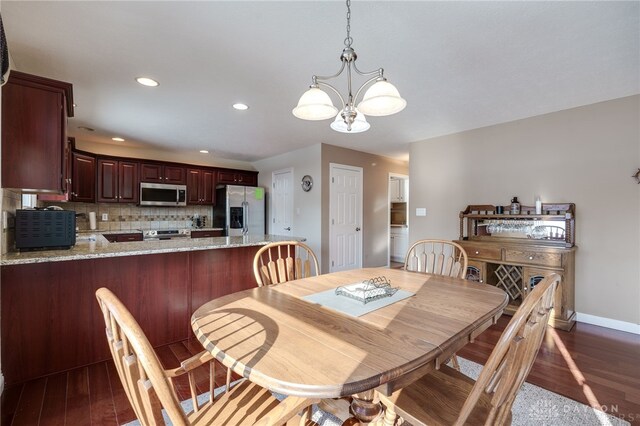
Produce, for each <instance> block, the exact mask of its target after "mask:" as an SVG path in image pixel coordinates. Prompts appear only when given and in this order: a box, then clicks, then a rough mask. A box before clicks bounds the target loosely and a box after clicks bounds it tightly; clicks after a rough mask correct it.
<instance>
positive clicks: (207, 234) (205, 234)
mask: <svg viewBox="0 0 640 426" xmlns="http://www.w3.org/2000/svg"><path fill="white" fill-rule="evenodd" d="M222 236H223V235H222V231H221V230H208V231H191V238H211V237H222Z"/></svg>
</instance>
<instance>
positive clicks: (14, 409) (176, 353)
mask: <svg viewBox="0 0 640 426" xmlns="http://www.w3.org/2000/svg"><path fill="white" fill-rule="evenodd" d="M509 318H510V317H502V318H501V319H500V320H499V321H498V323H497V324H496V325H495V326H493V327H491V328H489V329H488V330H487V331H485V332H484V333H483V334H482V335H481V336H480V337H479V338H478V339H477V340H476V341H475V342H474V343H472V344H470V345H468V346H466V347H465V348H464V349H463V350H461V351H460V352H458V354H459V355H460V356H462V357H465V358H467V359H470V360H472V361H476V362H479V363H484V362H485V361H486V359H487V357H488V356H489V353H490V352H491V350H492V349H493V346H494V345H495V343H496V341H497V340H498V338H499V337H500V334H501V333H502V331H503V330H504V328H505V326H506V324H507V322H508V321H509ZM200 350H201V348H200V346H199V343H198V342H197V341H196V340H195V339H193V340H189V341H184V342H180V343H174V344H171V345H167V346H162V347H160V348H158V349H157V353H158V357H159V358H160V360H161V362H162V363H163V364H164V366H165V368H169V367H175V366H177V365H178V364H179V362H180V361H181V360H184V359H186V358H188V357H189V356H190V355H192V354H195V353H197V352H199V351H200ZM216 371H217V373H216V376H217V377H216V384H217V385H218V386H220V385H222V384H223V383H224V374H225V370H224V368H222V367H221V366H220V367H219V368H217V369H216ZM218 374H219V376H218ZM197 377H198V388H199V390H200V391H205V390H206V389H207V386H208V371H207V370H206V369H205V368H202V370H201V371H199V372H198V375H197ZM527 381H528V382H530V383H533V384H535V385H538V386H541V387H543V388H545V389H549V390H551V391H553V392H557V393H559V394H562V395H564V396H567V397H569V398H571V399H574V400H576V401H580V402H582V403H584V404H587V405H591V406H595V407H598V408H600V409H602V410H603V411H607V412H609V413H611V414H613V415H616V416H618V417H621V418H625V419H626V420H628V421H630V422H631V423H632V424H633V423H637V424H640V336H637V335H633V334H630V333H623V332H618V331H614V330H610V329H606V328H602V327H596V326H591V325H588V324H581V323H578V324H576V327H574V329H573V330H572V331H571V332H564V331H560V330H555V329H552V328H549V329H548V330H547V334H546V337H545V340H544V342H543V344H542V347H541V349H540V352H539V354H538V357H537V359H536V363H535V365H534V367H533V369H532V370H531V373H530V375H529V377H528V379H527ZM176 390H177V392H178V396H179V398H180V399H187V398H188V397H189V391H188V384H187V382H186V378H185V380H182V381H179V382H177V383H176ZM1 417H2V423H1V424H2V425H3V426H4V425H15V426H18V425H73V426H76V425H113V424H122V423H126V422H129V421H131V420H133V419H134V418H135V416H134V414H133V411H132V409H131V407H130V405H129V402H128V401H127V398H126V395H125V394H124V390H123V388H122V385H121V383H120V380H119V379H118V375H117V373H116V371H115V367H114V366H113V363H112V362H110V361H109V362H101V363H98V364H93V365H90V366H88V367H84V368H79V369H76V370H71V371H69V372H66V373H61V374H56V375H52V376H48V377H44V378H41V379H37V380H32V381H29V382H26V383H23V384H20V385H15V386H11V387H9V388H7V389H5V391H4V393H3V395H2V406H1Z"/></svg>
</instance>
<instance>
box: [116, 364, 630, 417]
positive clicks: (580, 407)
mask: <svg viewBox="0 0 640 426" xmlns="http://www.w3.org/2000/svg"><path fill="white" fill-rule="evenodd" d="M458 360H459V361H460V370H461V371H462V373H464V374H465V375H467V376H469V377H471V378H472V379H476V378H477V377H478V375H479V374H480V370H481V369H482V365H480V364H477V363H475V362H473V361H469V360H467V359H464V358H461V357H458ZM223 390H224V387H221V388H218V389H216V390H215V393H214V394H215V395H218V394H219V393H221V392H222V391H223ZM208 397H209V393H208V392H207V393H205V394H202V395H200V396H198V401H199V402H201V403H202V402H204V401H206V399H207V398H208ZM276 397H277V398H278V399H281V398H283V396H282V395H277V394H276ZM192 407H193V405H192V403H191V399H189V400H187V401H183V402H182V408H183V409H184V410H185V412H189V411H191V409H192ZM512 413H513V420H512V425H513V426H560V425H562V426H623V425H629V423H628V422H626V421H624V420H622V419H619V418H617V417H614V416H611V415H609V414H606V413H603V412H602V411H600V410H596V409H594V408H591V407H589V406H587V405H584V404H581V403H579V402H577V401H574V400H572V399H569V398H566V397H564V396H562V395H559V394H557V393H554V392H551V391H548V390H546V389H543V388H541V387H538V386H536V385H532V384H531V383H525V384H524V385H523V386H522V389H520V392H518V395H517V397H516V400H515V402H514V404H513V409H512ZM312 418H313V420H314V421H315V422H316V423H318V425H320V426H340V425H341V424H342V421H341V420H340V419H338V418H337V417H335V416H333V415H331V414H329V413H326V412H324V411H322V410H319V409H318V408H317V407H314V409H313V417H312ZM165 422H166V423H167V424H168V425H170V424H171V422H170V421H169V419H168V418H167V417H166V416H165ZM404 424H405V425H409V424H408V423H404ZM139 425H140V423H139V422H138V421H137V420H135V421H133V422H130V423H127V424H126V425H125V426H139Z"/></svg>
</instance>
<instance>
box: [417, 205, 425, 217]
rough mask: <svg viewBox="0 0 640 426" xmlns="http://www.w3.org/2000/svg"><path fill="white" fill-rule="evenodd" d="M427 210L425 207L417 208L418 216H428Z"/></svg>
mask: <svg viewBox="0 0 640 426" xmlns="http://www.w3.org/2000/svg"><path fill="white" fill-rule="evenodd" d="M426 215H427V209H426V208H424V207H416V216H426Z"/></svg>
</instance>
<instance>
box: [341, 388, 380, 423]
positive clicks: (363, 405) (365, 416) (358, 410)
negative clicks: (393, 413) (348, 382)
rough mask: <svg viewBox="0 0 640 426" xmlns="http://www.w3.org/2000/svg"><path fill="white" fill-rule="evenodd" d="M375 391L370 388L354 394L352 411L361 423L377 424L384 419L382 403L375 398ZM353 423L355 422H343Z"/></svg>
mask: <svg viewBox="0 0 640 426" xmlns="http://www.w3.org/2000/svg"><path fill="white" fill-rule="evenodd" d="M374 396H375V391H374V390H373V389H372V390H369V391H366V392H362V393H357V394H355V395H352V398H353V399H352V401H351V412H352V413H353V415H354V416H355V418H356V419H357V420H358V422H359V423H360V424H361V425H368V424H376V422H377V421H378V420H381V419H382V405H381V404H380V402H378V401H375V400H374ZM345 424H353V423H347V422H345V423H343V425H345Z"/></svg>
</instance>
